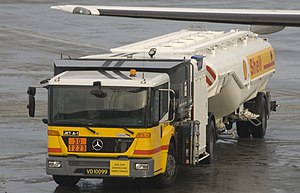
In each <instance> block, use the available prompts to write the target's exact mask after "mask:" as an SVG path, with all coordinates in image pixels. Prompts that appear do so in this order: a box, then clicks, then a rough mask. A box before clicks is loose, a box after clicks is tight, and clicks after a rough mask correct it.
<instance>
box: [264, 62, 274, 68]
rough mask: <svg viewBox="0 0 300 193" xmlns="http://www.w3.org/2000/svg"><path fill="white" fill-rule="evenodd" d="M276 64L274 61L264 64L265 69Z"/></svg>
mask: <svg viewBox="0 0 300 193" xmlns="http://www.w3.org/2000/svg"><path fill="white" fill-rule="evenodd" d="M274 65H275V62H274V61H273V62H271V63H269V64H266V65H264V70H265V69H267V68H270V67H271V66H274Z"/></svg>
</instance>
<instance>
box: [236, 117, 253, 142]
mask: <svg viewBox="0 0 300 193" xmlns="http://www.w3.org/2000/svg"><path fill="white" fill-rule="evenodd" d="M250 124H251V123H250V122H249V121H237V122H236V131H237V134H238V136H239V138H249V137H250Z"/></svg>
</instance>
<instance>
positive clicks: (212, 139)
mask: <svg viewBox="0 0 300 193" xmlns="http://www.w3.org/2000/svg"><path fill="white" fill-rule="evenodd" d="M215 145H216V127H215V122H214V119H213V118H212V116H209V120H208V125H207V126H206V152H207V153H209V157H207V158H205V159H204V160H203V163H205V164H211V163H212V162H213V160H214V151H215Z"/></svg>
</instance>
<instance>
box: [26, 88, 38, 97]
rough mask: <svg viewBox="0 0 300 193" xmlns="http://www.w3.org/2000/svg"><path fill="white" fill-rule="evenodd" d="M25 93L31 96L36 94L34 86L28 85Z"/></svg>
mask: <svg viewBox="0 0 300 193" xmlns="http://www.w3.org/2000/svg"><path fill="white" fill-rule="evenodd" d="M27 94H28V95H31V96H35V94H36V88H35V87H28V89H27Z"/></svg>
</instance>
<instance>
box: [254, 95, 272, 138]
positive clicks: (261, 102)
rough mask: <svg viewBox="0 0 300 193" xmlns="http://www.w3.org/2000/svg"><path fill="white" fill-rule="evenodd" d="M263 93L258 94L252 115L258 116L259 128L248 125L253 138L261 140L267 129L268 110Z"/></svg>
mask: <svg viewBox="0 0 300 193" xmlns="http://www.w3.org/2000/svg"><path fill="white" fill-rule="evenodd" d="M266 102H267V101H266V99H265V95H264V93H259V94H258V95H257V97H256V99H255V108H254V113H256V114H258V115H259V117H258V119H259V120H260V121H261V124H260V125H259V126H257V127H256V126H254V125H252V124H251V125H250V131H251V134H252V136H253V137H254V138H263V137H264V136H265V134H266V129H267V116H268V113H267V111H268V109H267V103H266Z"/></svg>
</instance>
